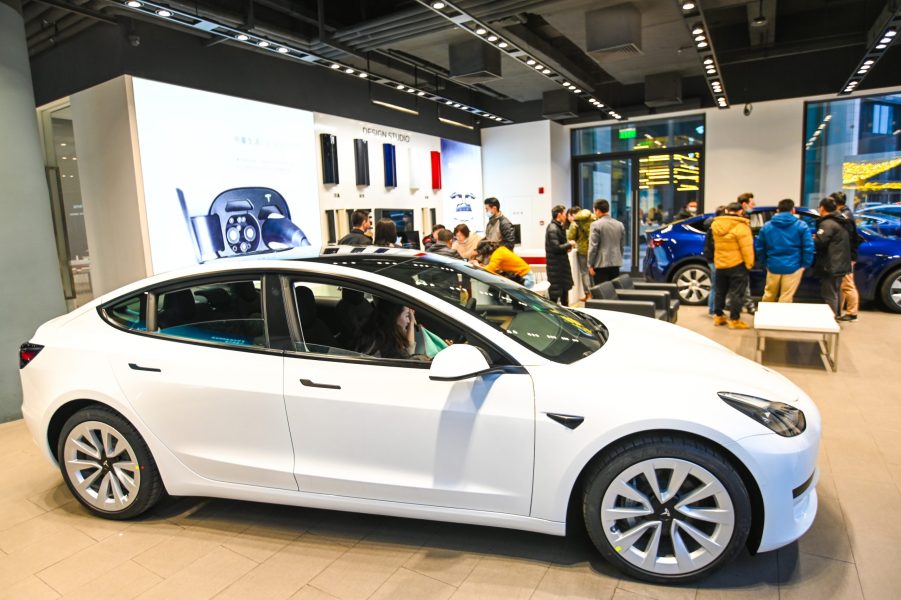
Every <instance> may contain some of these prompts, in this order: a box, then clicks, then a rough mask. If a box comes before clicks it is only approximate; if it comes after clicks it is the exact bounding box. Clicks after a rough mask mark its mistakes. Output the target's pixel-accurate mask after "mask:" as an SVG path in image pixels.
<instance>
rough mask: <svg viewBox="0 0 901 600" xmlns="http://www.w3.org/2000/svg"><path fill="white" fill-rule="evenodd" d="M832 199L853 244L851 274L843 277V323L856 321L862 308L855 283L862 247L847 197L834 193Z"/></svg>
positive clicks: (840, 193) (842, 193)
mask: <svg viewBox="0 0 901 600" xmlns="http://www.w3.org/2000/svg"><path fill="white" fill-rule="evenodd" d="M830 197H831V198H832V199H833V200H835V205H836V208H838V212H839V214H840V215H841V216H842V217H844V219H845V221H844V225H845V229H846V230H847V231H848V237H849V239H850V242H851V272H850V273H848V274H847V275H845V276H844V277H842V285H841V290H842V304H841V306H842V307H844V308H845V311H843V312H844V314H843V315H842V316H841V317H839V319H841V320H842V321H852V322H853V321H856V320H857V311H858V309H859V308H860V294H859V293H858V292H857V284H856V283H855V282H854V267H855V266H856V265H857V248H858V246H860V241H861V239H860V234H858V233H857V223H856V222H855V221H854V213H853V212H851V209H850V208H848V204H847V197H846V196H845V193H844V192H833V193H832V194H831V195H830Z"/></svg>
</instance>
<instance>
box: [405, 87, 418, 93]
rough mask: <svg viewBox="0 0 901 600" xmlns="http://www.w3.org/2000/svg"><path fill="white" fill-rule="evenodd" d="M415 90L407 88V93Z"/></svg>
mask: <svg viewBox="0 0 901 600" xmlns="http://www.w3.org/2000/svg"><path fill="white" fill-rule="evenodd" d="M415 91H416V90H414V89H413V88H407V93H408V94H412V93H413V92H415Z"/></svg>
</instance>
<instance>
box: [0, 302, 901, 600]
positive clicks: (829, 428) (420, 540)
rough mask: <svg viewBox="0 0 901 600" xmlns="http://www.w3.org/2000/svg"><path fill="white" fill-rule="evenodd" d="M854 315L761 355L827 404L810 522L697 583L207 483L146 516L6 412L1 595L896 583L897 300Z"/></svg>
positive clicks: (400, 594) (835, 587)
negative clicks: (96, 504)
mask: <svg viewBox="0 0 901 600" xmlns="http://www.w3.org/2000/svg"><path fill="white" fill-rule="evenodd" d="M745 318H748V317H745ZM679 321H680V325H682V326H684V327H688V328H691V329H694V330H696V331H699V332H701V333H703V334H705V335H708V336H710V337H712V338H713V339H715V340H717V341H719V342H722V343H723V344H726V345H727V346H729V347H730V348H732V349H734V350H736V351H737V352H739V353H740V354H742V355H744V356H747V357H753V352H754V337H753V336H754V334H753V331H730V330H727V329H726V328H714V327H713V325H712V323H711V321H710V319H708V318H707V317H706V309H703V308H694V307H683V308H682V310H681V312H680V319H679ZM842 328H843V331H842V336H841V346H842V348H841V361H840V363H839V372H838V373H837V374H832V373H829V372H827V371H826V370H825V369H824V367H823V366H822V363H821V362H819V360H818V356H817V354H816V348H815V347H812V348H807V347H804V345H794V344H788V345H783V346H782V347H781V348H780V347H778V346H777V345H776V344H774V345H773V346H772V347H771V348H768V350H767V355H766V356H765V361H766V364H767V365H768V366H770V367H774V368H776V369H778V370H779V371H781V372H782V373H784V374H785V375H787V376H788V377H789V378H790V379H792V380H793V381H795V382H796V383H797V384H799V385H800V386H801V387H803V388H804V389H805V390H806V391H807V392H808V393H809V394H810V395H811V396H812V397H813V398H814V399H815V400H816V401H817V402H818V404H819V406H820V409H821V410H822V412H823V417H824V429H825V437H824V445H823V451H822V453H821V457H820V467H821V469H822V478H821V480H820V484H819V493H820V511H819V514H818V515H817V520H816V522H815V523H814V526H813V529H812V530H811V531H810V532H809V533H808V534H807V535H806V536H805V537H804V538H802V539H801V540H800V541H799V542H798V543H795V544H792V545H791V546H789V547H787V548H784V549H782V550H780V551H778V552H771V553H768V554H763V555H759V556H755V557H751V556H749V555H747V554H744V555H742V556H741V557H740V558H739V560H738V561H737V562H735V563H734V564H732V565H730V566H729V567H727V568H726V569H725V570H723V571H722V572H720V573H719V574H717V575H715V576H714V577H712V578H711V579H709V580H707V581H705V582H703V583H702V584H701V585H700V586H697V587H694V586H692V587H682V588H664V587H658V586H650V585H645V584H640V583H636V582H634V581H630V580H625V579H621V578H620V577H619V576H618V574H617V573H616V572H615V571H614V570H613V569H611V568H610V567H609V566H608V565H606V564H604V562H603V561H602V560H600V558H599V557H598V555H597V553H596V552H595V551H594V550H593V549H592V547H591V546H590V544H589V542H588V541H587V540H586V538H585V537H584V536H581V535H576V536H572V537H571V538H569V539H563V538H555V537H550V536H543V535H537V534H529V533H523V532H517V531H506V530H501V529H491V528H486V527H470V526H459V525H449V524H442V523H430V522H425V521H411V520H404V519H392V518H384V517H372V516H365V515H356V514H345V513H338V512H329V511H321V510H307V509H299V508H288V507H280V506H269V505H262V504H250V503H242V502H229V501H222V500H203V499H196V498H181V499H170V500H168V501H166V502H164V503H163V504H162V505H161V506H159V507H158V508H157V509H156V510H155V511H154V512H153V513H152V514H150V515H147V516H146V517H144V518H142V519H141V520H139V521H135V522H125V523H122V522H115V521H104V520H101V519H95V518H92V517H89V516H87V515H86V514H85V512H84V511H83V510H82V509H81V508H80V506H79V505H78V504H77V503H76V502H74V501H73V500H72V499H71V496H70V495H69V493H68V491H67V490H66V489H65V487H64V486H63V484H62V483H61V480H60V477H59V474H58V473H57V472H56V471H55V470H54V469H52V468H50V467H49V466H48V465H47V464H46V462H45V461H44V460H43V458H41V456H39V454H38V452H37V449H36V448H35V446H34V445H33V444H32V442H31V440H30V438H29V437H28V433H27V432H26V430H25V427H24V425H23V424H22V422H21V421H17V422H13V423H8V424H5V425H0V456H2V457H3V460H2V461H0V598H14V597H15V598H29V599H35V598H57V597H60V596H63V597H66V598H89V597H90V598H98V597H111V598H116V599H117V600H118V599H121V598H131V597H142V598H146V597H154V598H211V597H214V596H215V597H217V598H248V597H256V598H261V599H262V598H265V599H270V598H302V599H305V600H311V599H330V598H339V599H348V600H351V599H363V598H391V599H393V598H415V599H417V600H419V599H428V598H524V599H525V598H532V599H533V600H538V599H547V598H593V599H610V598H614V599H616V600H626V599H642V598H664V599H671V598H672V599H681V598H686V599H690V598H753V599H755V600H757V599H768V598H773V599H776V598H830V599H834V598H862V597H865V598H873V599H881V598H896V597H898V593H899V592H898V590H899V589H901V569H899V568H898V566H897V561H896V557H897V556H899V555H901V520H899V519H898V518H897V517H896V515H895V511H897V510H898V508H899V507H901V393H899V389H901V373H899V370H898V362H897V360H898V356H899V355H901V335H898V333H897V332H898V331H901V315H889V314H886V313H883V312H877V311H866V312H864V313H862V315H861V318H860V321H858V322H857V323H851V324H845V325H843V326H842ZM892 332H895V333H894V334H892ZM658 360H678V357H659V359H658Z"/></svg>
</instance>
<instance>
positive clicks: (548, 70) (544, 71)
mask: <svg viewBox="0 0 901 600" xmlns="http://www.w3.org/2000/svg"><path fill="white" fill-rule="evenodd" d="M541 72H542V73H544V74H545V75H547V74H549V73H550V72H551V70H550V69H542V70H541Z"/></svg>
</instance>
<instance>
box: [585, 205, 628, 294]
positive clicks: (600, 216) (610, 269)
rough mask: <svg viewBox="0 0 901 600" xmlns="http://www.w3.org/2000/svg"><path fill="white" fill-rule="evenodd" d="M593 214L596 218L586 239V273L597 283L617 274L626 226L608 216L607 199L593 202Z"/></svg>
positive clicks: (620, 266)
mask: <svg viewBox="0 0 901 600" xmlns="http://www.w3.org/2000/svg"><path fill="white" fill-rule="evenodd" d="M594 216H595V217H597V219H596V220H595V222H594V223H592V224H591V234H590V236H589V239H588V273H589V274H590V275H591V276H592V277H593V278H594V284H595V285H597V284H599V283H604V282H605V281H610V280H612V279H614V278H615V277H616V276H617V275H619V271H620V269H621V268H622V266H623V251H624V250H625V248H626V228H625V226H623V224H622V223H620V222H619V221H617V220H616V219H614V218H613V217H611V216H610V202H608V201H607V200H598V201H596V202H595V203H594Z"/></svg>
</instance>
